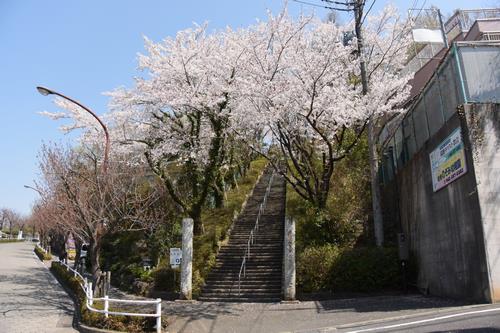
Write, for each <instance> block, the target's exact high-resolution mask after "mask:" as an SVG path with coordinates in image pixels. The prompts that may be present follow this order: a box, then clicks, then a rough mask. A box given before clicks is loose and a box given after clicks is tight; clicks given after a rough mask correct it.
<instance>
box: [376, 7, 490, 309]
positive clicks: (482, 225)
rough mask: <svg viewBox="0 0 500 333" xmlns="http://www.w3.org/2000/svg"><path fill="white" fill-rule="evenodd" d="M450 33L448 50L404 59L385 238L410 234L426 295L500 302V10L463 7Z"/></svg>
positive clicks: (389, 156)
mask: <svg viewBox="0 0 500 333" xmlns="http://www.w3.org/2000/svg"><path fill="white" fill-rule="evenodd" d="M445 31H446V34H447V36H448V39H449V40H450V47H449V48H444V47H442V45H441V48H439V47H437V46H436V45H433V46H432V47H431V46H425V47H424V48H422V50H421V52H427V53H425V54H424V56H425V57H427V58H428V59H426V61H424V58H425V57H423V56H420V57H419V56H417V57H416V58H414V59H412V60H411V61H410V62H409V63H408V67H409V68H408V70H415V69H416V70H417V71H416V73H415V77H414V79H413V81H412V92H411V98H410V100H409V101H408V103H407V109H408V111H407V112H406V113H405V114H403V115H400V116H399V117H396V118H394V119H392V120H391V121H390V122H388V123H387V124H386V126H385V127H384V129H383V130H382V131H381V134H380V137H379V143H381V145H382V147H383V148H382V149H383V150H382V161H381V167H380V183H381V192H382V200H383V205H382V206H383V212H384V231H385V237H386V239H388V240H389V242H390V241H391V240H392V241H393V242H395V241H396V234H397V233H403V234H405V235H406V239H407V240H408V244H409V248H410V252H411V254H412V259H411V260H413V261H414V262H415V264H416V265H417V267H418V276H417V279H416V281H415V283H416V285H417V287H418V288H419V289H420V290H422V291H425V292H428V293H430V294H433V295H439V296H446V297H452V298H459V299H467V300H472V301H477V302H498V301H500V208H499V207H500V38H499V36H500V9H481V10H464V11H457V12H456V13H455V14H454V15H453V16H452V17H451V18H450V19H449V20H448V21H447V22H446V24H445ZM420 55H421V54H420ZM429 55H430V56H429Z"/></svg>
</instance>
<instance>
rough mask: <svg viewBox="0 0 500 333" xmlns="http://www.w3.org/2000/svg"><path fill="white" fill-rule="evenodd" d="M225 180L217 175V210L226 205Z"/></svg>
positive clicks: (215, 193) (214, 192) (215, 198)
mask: <svg viewBox="0 0 500 333" xmlns="http://www.w3.org/2000/svg"><path fill="white" fill-rule="evenodd" d="M224 187H225V184H224V178H223V177H222V175H220V173H219V175H217V179H216V181H215V188H214V191H213V194H214V201H215V208H221V207H222V206H223V205H224V191H225V188H224Z"/></svg>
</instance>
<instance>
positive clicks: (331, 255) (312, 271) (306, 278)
mask: <svg viewBox="0 0 500 333" xmlns="http://www.w3.org/2000/svg"><path fill="white" fill-rule="evenodd" d="M339 255H340V250H339V248H338V247H337V246H335V245H332V244H326V245H322V246H316V247H314V246H313V247H309V248H307V249H305V250H304V251H303V252H302V253H301V254H300V255H299V256H298V260H297V284H298V285H299V288H300V289H301V291H303V292H315V291H320V290H321V291H331V287H332V286H330V285H329V284H328V277H329V276H330V273H331V271H332V269H333V266H334V264H335V262H336V261H337V260H338V257H339Z"/></svg>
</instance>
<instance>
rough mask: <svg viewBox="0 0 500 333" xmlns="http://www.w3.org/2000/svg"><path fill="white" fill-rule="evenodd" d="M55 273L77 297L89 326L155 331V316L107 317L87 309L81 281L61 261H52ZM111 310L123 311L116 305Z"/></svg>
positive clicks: (84, 321)
mask: <svg viewBox="0 0 500 333" xmlns="http://www.w3.org/2000/svg"><path fill="white" fill-rule="evenodd" d="M50 269H51V271H52V272H53V274H54V275H55V276H56V278H57V279H58V280H59V282H60V283H61V284H63V285H64V286H66V287H68V288H69V289H70V290H71V292H72V293H73V295H74V296H75V298H76V301H77V303H78V305H79V310H80V318H81V321H82V322H83V323H84V324H85V325H88V326H91V327H97V328H101V329H108V330H117V331H125V332H149V331H153V330H154V329H153V326H154V325H155V324H156V322H155V318H154V317H146V318H141V317H128V316H115V315H110V316H109V318H105V317H104V315H103V314H101V313H97V312H92V311H90V310H88V309H87V306H86V295H85V292H84V291H83V289H82V288H81V286H80V281H79V280H78V279H77V278H75V277H74V276H73V274H72V273H71V272H68V271H67V270H66V268H65V267H64V266H62V265H61V264H60V263H59V262H55V261H54V262H52V265H51V267H50ZM93 307H94V308H97V309H103V304H102V302H101V303H98V302H94V305H93ZM109 310H110V311H117V312H128V311H122V310H120V309H119V308H116V307H110V309H109Z"/></svg>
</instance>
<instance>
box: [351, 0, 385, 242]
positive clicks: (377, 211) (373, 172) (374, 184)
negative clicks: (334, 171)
mask: <svg viewBox="0 0 500 333" xmlns="http://www.w3.org/2000/svg"><path fill="white" fill-rule="evenodd" d="M364 5H365V0H355V2H354V27H355V33H356V39H357V43H358V53H359V57H360V62H359V66H360V70H361V85H362V93H363V95H366V94H367V93H368V77H367V76H366V64H365V55H364V50H363V35H362V31H361V28H362V27H361V26H362V24H363V8H364ZM368 150H369V158H370V178H371V190H372V191H371V192H372V209H373V229H374V233H375V243H376V244H377V246H382V245H383V243H384V222H383V219H382V209H381V207H380V187H379V184H378V151H377V138H376V128H375V118H374V116H373V115H371V116H370V118H369V120H368Z"/></svg>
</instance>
